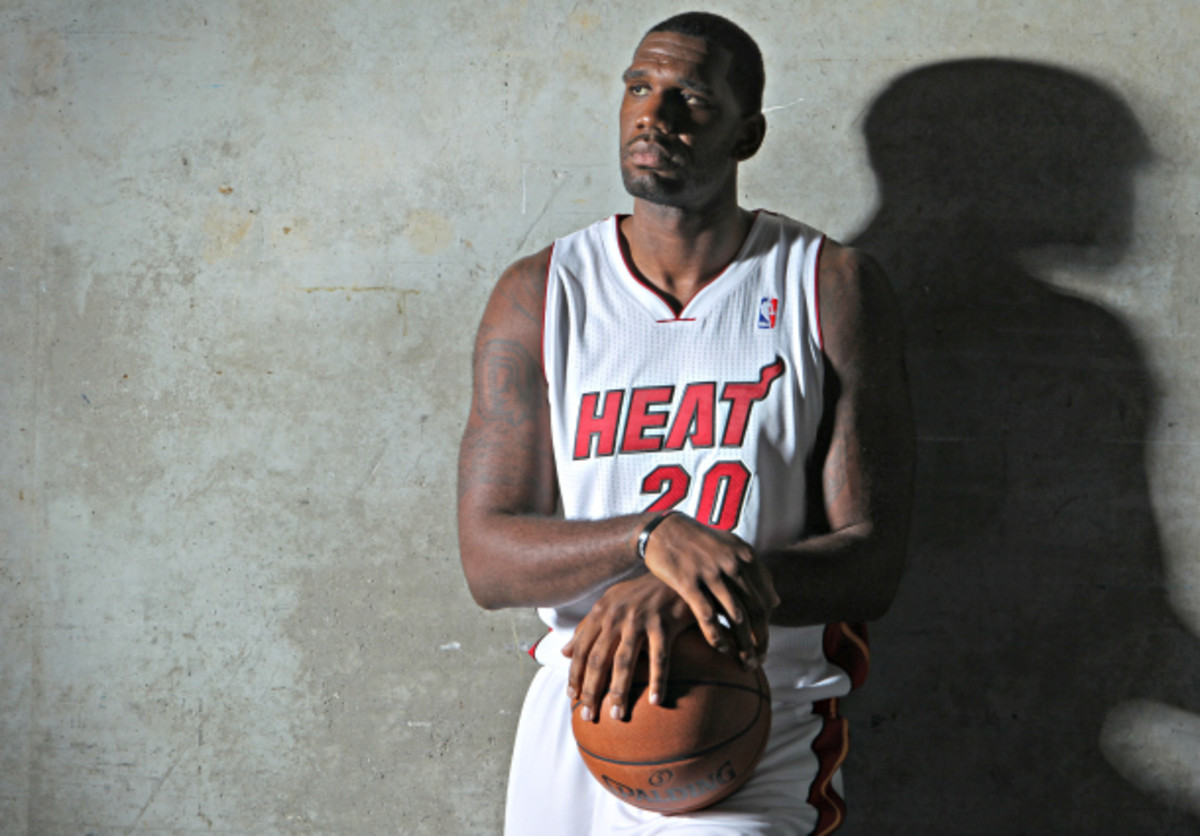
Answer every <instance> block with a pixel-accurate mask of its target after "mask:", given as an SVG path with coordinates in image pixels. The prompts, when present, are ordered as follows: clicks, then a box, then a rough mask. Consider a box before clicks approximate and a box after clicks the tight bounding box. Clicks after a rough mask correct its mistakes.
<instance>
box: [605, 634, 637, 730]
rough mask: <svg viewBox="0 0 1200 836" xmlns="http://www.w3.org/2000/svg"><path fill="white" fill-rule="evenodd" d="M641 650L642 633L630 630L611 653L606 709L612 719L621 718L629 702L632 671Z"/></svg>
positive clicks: (623, 716) (623, 717)
mask: <svg viewBox="0 0 1200 836" xmlns="http://www.w3.org/2000/svg"><path fill="white" fill-rule="evenodd" d="M641 652H642V634H641V633H640V632H638V631H631V634H630V635H627V636H624V637H622V639H621V643H620V644H619V645H617V649H616V651H615V652H614V653H613V659H612V674H611V679H610V681H609V684H608V697H607V703H608V709H609V712H610V714H611V716H612V718H613V719H614V720H623V719H625V715H626V713H627V706H628V704H629V689H630V687H631V686H632V685H633V673H634V670H635V669H636V667H637V660H638V654H639V653H641Z"/></svg>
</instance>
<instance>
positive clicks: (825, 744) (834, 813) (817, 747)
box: [808, 697, 850, 836]
mask: <svg viewBox="0 0 1200 836" xmlns="http://www.w3.org/2000/svg"><path fill="white" fill-rule="evenodd" d="M813 714H815V715H817V716H819V717H824V718H825V722H824V723H822V725H821V731H820V732H819V733H818V734H817V737H816V739H815V740H813V744H812V750H813V754H815V755H816V756H817V763H818V767H817V777H816V778H814V779H813V782H812V786H810V787H809V789H808V803H809V804H811V805H812V806H813V807H814V808H815V809H816V811H817V826H816V827H815V828H813V831H812V834H813V836H827V834H829V833H832V832H833V831H835V830H837V829H838V828H839V827H841V825H842V822H843V821H845V820H846V802H845V800H844V799H843V798H842V797H841V796H840V795H838V792H837V790H836V789H834V786H833V776H834V774H836V773H837V771H838V768H839V767H840V766H841V765H842V761H844V760H845V759H846V753H847V752H849V751H850V728H849V726H848V725H847V723H846V721H845V719H844V718H842V717H841V716H840V715H839V714H838V701H837V698H836V697H834V698H832V699H828V700H819V701H817V702H815V703H813Z"/></svg>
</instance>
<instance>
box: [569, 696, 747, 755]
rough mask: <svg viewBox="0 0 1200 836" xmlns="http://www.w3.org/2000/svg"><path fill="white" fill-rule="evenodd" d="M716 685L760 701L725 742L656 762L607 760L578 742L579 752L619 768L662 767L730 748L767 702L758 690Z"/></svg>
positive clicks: (743, 733) (745, 731)
mask: <svg viewBox="0 0 1200 836" xmlns="http://www.w3.org/2000/svg"><path fill="white" fill-rule="evenodd" d="M715 684H720V685H726V686H728V687H733V688H740V689H741V690H744V691H753V692H754V693H756V694H758V696H759V700H758V708H757V710H756V711H755V712H754V717H753V718H751V720H750V722H749V723H747V724H746V725H745V727H743V728H742V729H741V730H739V731H738V732H737V733H736V734H732V735H730V736H729V737H727V738H725V739H724V740H721V741H720V742H718V743H715V744H713V745H712V746H709V747H707V748H705V749H701V750H699V751H696V752H685V753H682V754H679V755H675V756H674V757H669V758H663V759H661V760H656V761H625V760H617V759H616V758H606V757H604V756H603V755H598V754H596V753H595V752H593V751H591V750H590V749H588V748H587V747H585V746H583V744H581V743H579V742H578V741H576V745H578V746H579V751H580V752H582V753H583V754H585V755H587V756H588V757H589V758H592V759H594V760H598V761H603V762H604V763H611V764H616V765H617V766H662V765H663V764H668V763H678V762H679V761H680V760H682V759H688V760H691V759H693V758H702V757H704V756H705V755H708V754H710V753H712V752H715V751H716V750H717V749H720V748H722V747H724V746H728V745H729V744H730V743H732V742H733V741H735V740H737V739H738V738H740V737H742V736H743V735H745V734H747V733H748V732H749V731H750V730H751V729H752V728H754V726H755V724H757V723H758V718H759V717H761V716H762V712H763V704H764V703H766V702H767V699H766V697H765V695H764V694H763V693H762V692H761V691H760V690H758V689H757V688H747V687H745V686H742V685H731V684H730V683H727V682H718V683H715Z"/></svg>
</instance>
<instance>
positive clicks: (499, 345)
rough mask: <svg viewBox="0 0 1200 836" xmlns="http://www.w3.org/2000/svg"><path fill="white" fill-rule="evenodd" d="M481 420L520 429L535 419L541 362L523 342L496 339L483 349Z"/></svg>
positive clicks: (481, 361) (478, 409)
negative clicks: (497, 422)
mask: <svg viewBox="0 0 1200 836" xmlns="http://www.w3.org/2000/svg"><path fill="white" fill-rule="evenodd" d="M477 373H478V374H479V375H480V377H481V380H480V387H479V389H480V395H479V399H478V402H477V411H478V413H479V417H480V418H482V419H483V420H484V421H503V422H505V423H507V424H509V425H511V426H518V425H520V424H524V423H525V422H527V421H529V420H531V419H532V418H533V417H534V409H533V404H534V399H535V398H536V397H537V382H538V381H537V378H538V363H537V361H536V360H534V358H533V357H532V356H531V355H530V353H529V351H528V350H526V348H525V347H524V346H523V345H521V344H520V343H516V342H513V341H511V340H502V339H493V340H489V341H488V342H487V343H485V344H483V345H482V346H480V356H479V361H478V368H477Z"/></svg>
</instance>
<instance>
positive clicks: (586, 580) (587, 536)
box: [459, 510, 653, 609]
mask: <svg viewBox="0 0 1200 836" xmlns="http://www.w3.org/2000/svg"><path fill="white" fill-rule="evenodd" d="M463 513H464V512H463V511H462V510H460V515H461V514H463ZM467 513H468V514H470V512H467ZM652 516H653V515H650V514H631V515H628V516H621V517H612V518H609V519H604V520H562V519H558V518H556V517H548V516H543V515H537V514H514V513H507V512H500V511H493V512H487V513H478V514H471V516H470V522H469V523H468V524H466V525H462V526H460V533H459V549H460V551H461V552H462V558H463V568H464V571H465V572H466V577H467V585H468V586H469V587H470V590H471V594H472V595H473V596H474V598H475V600H476V602H478V603H479V605H480V606H482V607H485V608H487V609H501V608H505V607H530V606H556V605H559V604H564V603H566V602H568V601H573V600H576V599H578V598H580V597H582V596H584V595H586V594H587V593H588V592H591V591H592V590H594V589H596V588H597V587H599V586H601V585H602V584H605V583H608V582H610V581H612V580H613V579H614V578H617V577H620V576H622V575H625V574H627V573H629V572H630V571H631V570H634V569H637V568H639V567H640V566H641V560H640V559H639V558H638V555H637V536H638V533H639V532H640V531H641V529H642V527H643V526H644V525H645V523H646V522H647V521H648V520H649V519H651V518H652Z"/></svg>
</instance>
